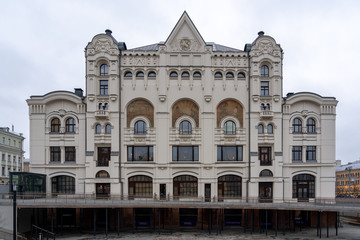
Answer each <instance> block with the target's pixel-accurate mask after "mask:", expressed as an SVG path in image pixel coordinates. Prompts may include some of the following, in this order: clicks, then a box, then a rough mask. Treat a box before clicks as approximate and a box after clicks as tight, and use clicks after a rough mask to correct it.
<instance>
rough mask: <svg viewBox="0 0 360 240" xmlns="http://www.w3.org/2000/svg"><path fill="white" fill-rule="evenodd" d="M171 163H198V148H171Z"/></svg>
mask: <svg viewBox="0 0 360 240" xmlns="http://www.w3.org/2000/svg"><path fill="white" fill-rule="evenodd" d="M172 160H173V161H193V162H194V161H199V147H198V146H173V147H172Z"/></svg>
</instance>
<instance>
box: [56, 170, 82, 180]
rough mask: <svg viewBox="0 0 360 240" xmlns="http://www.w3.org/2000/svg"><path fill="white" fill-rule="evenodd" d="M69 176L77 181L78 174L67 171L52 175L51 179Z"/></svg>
mask: <svg viewBox="0 0 360 240" xmlns="http://www.w3.org/2000/svg"><path fill="white" fill-rule="evenodd" d="M63 175H65V176H69V177H74V178H75V179H76V174H75V173H72V172H65V171H61V172H54V173H50V174H49V177H50V178H52V177H57V176H63Z"/></svg>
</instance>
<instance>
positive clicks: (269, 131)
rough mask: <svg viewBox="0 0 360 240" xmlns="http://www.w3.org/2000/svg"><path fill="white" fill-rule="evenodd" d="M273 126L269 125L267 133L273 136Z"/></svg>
mask: <svg viewBox="0 0 360 240" xmlns="http://www.w3.org/2000/svg"><path fill="white" fill-rule="evenodd" d="M273 129H274V128H273V125H271V124H269V125H267V133H268V134H273V133H274V132H273Z"/></svg>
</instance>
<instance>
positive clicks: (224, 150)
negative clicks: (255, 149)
mask: <svg viewBox="0 0 360 240" xmlns="http://www.w3.org/2000/svg"><path fill="white" fill-rule="evenodd" d="M230 150H231V151H230ZM232 152H235V156H234V155H233V154H232ZM231 155H232V157H229V156H231ZM243 155H244V147H243V146H242V145H218V146H217V158H216V160H217V162H243V160H244V156H243ZM226 156H227V157H226ZM231 158H232V159H233V160H232V159H231Z"/></svg>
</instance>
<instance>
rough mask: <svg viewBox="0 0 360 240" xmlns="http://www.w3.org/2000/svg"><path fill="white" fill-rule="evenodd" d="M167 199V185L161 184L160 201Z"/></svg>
mask: <svg viewBox="0 0 360 240" xmlns="http://www.w3.org/2000/svg"><path fill="white" fill-rule="evenodd" d="M165 199H166V184H160V200H165Z"/></svg>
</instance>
